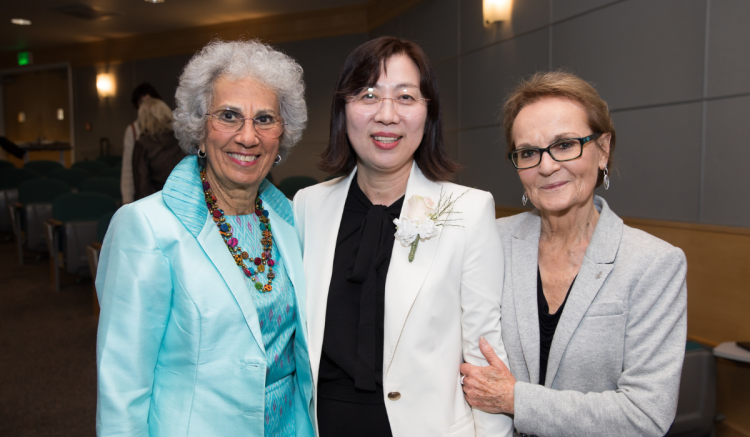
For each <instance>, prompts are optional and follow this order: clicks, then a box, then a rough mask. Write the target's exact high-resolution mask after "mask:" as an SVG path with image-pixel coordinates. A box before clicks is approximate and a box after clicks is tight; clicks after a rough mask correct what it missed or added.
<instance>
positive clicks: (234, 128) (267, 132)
mask: <svg viewBox="0 0 750 437" xmlns="http://www.w3.org/2000/svg"><path fill="white" fill-rule="evenodd" d="M206 116H210V117H211V119H210V120H211V126H213V128H214V129H216V130H217V131H219V132H224V133H235V132H239V131H240V129H242V127H243V126H245V120H250V121H251V122H252V123H253V126H254V127H255V132H257V134H258V135H260V136H261V137H264V138H268V139H273V140H275V139H277V138H279V137H281V134H283V133H284V125H285V124H286V123H284V119H283V118H281V117H280V116H278V115H271V114H261V115H258V116H256V117H252V118H250V117H243V116H242V114H240V113H239V112H237V111H234V110H232V109H219V110H217V111H214V112H213V113H209V114H206Z"/></svg>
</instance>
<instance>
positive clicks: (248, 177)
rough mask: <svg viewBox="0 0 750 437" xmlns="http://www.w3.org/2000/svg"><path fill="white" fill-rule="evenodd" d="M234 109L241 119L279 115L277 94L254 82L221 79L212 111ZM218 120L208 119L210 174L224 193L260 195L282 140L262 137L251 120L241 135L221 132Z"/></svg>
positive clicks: (206, 145) (206, 144)
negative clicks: (238, 192)
mask: <svg viewBox="0 0 750 437" xmlns="http://www.w3.org/2000/svg"><path fill="white" fill-rule="evenodd" d="M222 109H230V110H232V111H234V112H235V113H238V114H241V115H239V116H240V117H248V118H257V117H259V116H262V115H272V116H278V115H279V101H278V98H277V97H276V93H274V92H273V91H270V90H269V89H267V88H265V87H263V86H262V85H261V84H260V83H258V82H257V81H255V80H253V79H250V78H248V79H242V80H238V81H231V80H229V79H226V78H219V79H218V80H217V81H216V83H215V84H214V93H213V105H212V106H211V109H210V110H209V111H208V112H209V113H211V114H213V113H216V111H218V110H222ZM213 118H214V117H212V116H208V117H207V120H206V121H207V126H206V128H207V134H206V138H205V139H204V140H203V143H202V144H201V149H203V150H204V151H205V152H206V154H207V156H206V172H207V173H208V175H209V177H210V178H211V179H212V180H213V181H215V182H216V183H218V184H220V185H221V188H222V189H223V190H224V191H232V190H238V189H240V190H250V191H255V192H257V190H258V187H259V186H260V183H261V182H262V181H263V178H265V177H266V175H267V174H268V172H269V171H270V170H271V167H272V166H273V163H274V160H275V159H276V157H277V155H278V154H279V139H268V138H264V137H262V136H259V135H258V134H257V132H256V130H255V127H254V126H253V123H252V121H251V120H245V124H244V125H243V126H242V129H240V130H239V131H237V132H232V133H225V132H219V131H217V130H216V129H215V128H214V126H213V122H214V120H213Z"/></svg>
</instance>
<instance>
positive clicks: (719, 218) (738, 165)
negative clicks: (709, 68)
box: [703, 97, 750, 227]
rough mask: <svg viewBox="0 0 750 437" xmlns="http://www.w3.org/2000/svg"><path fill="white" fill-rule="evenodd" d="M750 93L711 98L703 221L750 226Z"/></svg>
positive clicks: (707, 130)
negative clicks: (749, 128)
mask: <svg viewBox="0 0 750 437" xmlns="http://www.w3.org/2000/svg"><path fill="white" fill-rule="evenodd" d="M748 114H750V97H742V98H735V99H726V100H718V101H714V102H709V103H708V107H707V112H706V115H707V117H706V162H705V166H706V175H705V188H704V192H703V193H704V194H703V221H704V222H706V223H712V224H717V225H727V226H744V227H750V201H748V199H750V196H748V187H750V171H748V169H747V167H748V163H749V162H750V147H747V122H748Z"/></svg>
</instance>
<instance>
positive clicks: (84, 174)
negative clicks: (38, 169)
mask: <svg viewBox="0 0 750 437" xmlns="http://www.w3.org/2000/svg"><path fill="white" fill-rule="evenodd" d="M91 176H92V175H91V172H90V171H88V170H83V169H80V168H64V169H61V170H55V171H53V172H51V173H50V174H48V175H47V177H48V178H50V179H56V180H58V181H63V182H65V183H66V184H68V185H70V187H71V188H73V191H78V187H79V186H80V185H81V183H82V182H83V181H85V180H86V179H89V178H90V177H91Z"/></svg>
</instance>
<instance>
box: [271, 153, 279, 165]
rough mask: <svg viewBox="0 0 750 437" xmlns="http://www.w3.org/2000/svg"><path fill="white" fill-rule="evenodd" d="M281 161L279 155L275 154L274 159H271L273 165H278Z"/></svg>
mask: <svg viewBox="0 0 750 437" xmlns="http://www.w3.org/2000/svg"><path fill="white" fill-rule="evenodd" d="M280 162H281V155H276V159H274V160H273V165H279V163H280Z"/></svg>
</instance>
